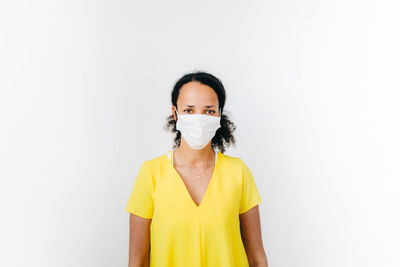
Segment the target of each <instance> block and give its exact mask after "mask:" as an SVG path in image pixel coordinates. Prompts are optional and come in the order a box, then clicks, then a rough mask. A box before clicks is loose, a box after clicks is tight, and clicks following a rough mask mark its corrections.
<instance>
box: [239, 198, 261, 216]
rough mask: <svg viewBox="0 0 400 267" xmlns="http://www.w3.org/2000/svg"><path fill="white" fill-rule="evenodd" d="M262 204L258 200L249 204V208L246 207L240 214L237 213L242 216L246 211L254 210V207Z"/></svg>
mask: <svg viewBox="0 0 400 267" xmlns="http://www.w3.org/2000/svg"><path fill="white" fill-rule="evenodd" d="M261 202H262V200H261V199H258V200H257V201H255V202H253V203H252V204H250V205H249V206H247V207H246V208H245V209H244V210H242V211H241V212H239V214H243V213H245V212H247V211H249V210H250V209H252V208H254V207H255V206H257V205H258V204H260V203H261Z"/></svg>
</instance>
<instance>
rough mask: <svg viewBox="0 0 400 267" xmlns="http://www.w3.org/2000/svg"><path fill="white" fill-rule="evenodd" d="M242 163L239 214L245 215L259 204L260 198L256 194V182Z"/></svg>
mask: <svg viewBox="0 0 400 267" xmlns="http://www.w3.org/2000/svg"><path fill="white" fill-rule="evenodd" d="M241 162H242V174H243V179H242V197H241V200H240V207H239V214H242V213H245V212H246V211H248V210H250V209H251V208H253V207H255V206H256V205H257V204H260V203H261V201H262V200H261V196H260V194H259V193H258V190H257V186H256V182H255V181H254V178H253V175H252V173H251V171H250V169H249V168H248V167H247V165H246V164H245V163H244V162H243V160H241Z"/></svg>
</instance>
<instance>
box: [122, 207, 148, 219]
mask: <svg viewBox="0 0 400 267" xmlns="http://www.w3.org/2000/svg"><path fill="white" fill-rule="evenodd" d="M125 211H126V212H129V213H131V214H134V215H136V216H139V217H142V218H145V219H152V218H153V215H147V214H144V213H141V212H138V211H136V210H132V209H128V208H126V209H125Z"/></svg>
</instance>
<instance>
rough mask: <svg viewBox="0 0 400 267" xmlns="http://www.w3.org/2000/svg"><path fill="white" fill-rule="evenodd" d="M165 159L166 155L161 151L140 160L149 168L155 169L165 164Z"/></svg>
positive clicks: (166, 158)
mask: <svg viewBox="0 0 400 267" xmlns="http://www.w3.org/2000/svg"><path fill="white" fill-rule="evenodd" d="M166 160H168V156H167V154H166V153H163V154H159V155H156V156H153V157H151V158H148V159H145V160H144V161H143V162H142V165H143V166H144V167H146V168H147V169H149V170H156V169H158V168H160V167H162V166H163V165H164V164H165V162H166Z"/></svg>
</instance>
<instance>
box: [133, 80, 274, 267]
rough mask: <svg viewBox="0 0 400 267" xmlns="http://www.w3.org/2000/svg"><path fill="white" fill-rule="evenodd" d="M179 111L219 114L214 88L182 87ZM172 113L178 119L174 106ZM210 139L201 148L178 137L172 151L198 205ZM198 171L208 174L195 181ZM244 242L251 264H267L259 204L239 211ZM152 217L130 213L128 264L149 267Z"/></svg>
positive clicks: (209, 162) (210, 156) (209, 165)
mask: <svg viewBox="0 0 400 267" xmlns="http://www.w3.org/2000/svg"><path fill="white" fill-rule="evenodd" d="M177 106H178V114H206V115H209V116H220V114H219V106H218V96H217V94H216V93H215V91H214V90H213V89H212V88H211V87H209V86H207V85H203V84H201V83H199V82H196V81H194V82H189V83H186V84H185V85H183V86H182V88H181V91H180V93H179V97H178V100H177ZM172 114H173V116H174V118H175V120H177V117H176V114H175V107H173V106H172ZM214 153H215V152H214V150H213V149H212V147H211V140H210V142H209V143H208V144H207V146H205V147H204V148H203V149H201V150H195V149H193V148H191V147H190V146H189V145H188V144H187V143H186V141H185V139H184V137H183V136H181V144H180V146H179V147H178V148H177V149H176V150H175V152H174V167H175V168H176V170H177V171H178V173H179V174H180V175H181V177H182V179H183V181H184V183H185V185H186V187H187V189H188V191H189V193H190V195H191V196H192V199H193V201H194V202H195V203H196V204H197V205H199V204H200V203H201V201H202V198H203V196H204V194H205V191H206V189H207V187H208V183H209V181H210V179H211V174H212V172H213V168H214V162H215V154H214ZM199 173H201V175H202V177H207V179H206V178H204V179H201V180H199V181H196V180H194V179H193V177H194V176H195V175H197V174H199ZM239 219H240V230H241V236H242V240H243V245H244V247H245V250H246V254H247V258H248V261H249V265H250V266H251V267H268V263H267V257H266V254H265V251H264V247H263V242H262V235H261V224H260V213H259V207H258V205H257V206H255V207H253V208H252V209H250V210H248V211H247V212H245V213H243V214H239ZM150 225H151V219H146V218H142V217H139V216H136V215H134V214H130V235H129V236H130V238H129V267H137V266H146V267H148V266H149V263H150Z"/></svg>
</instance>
